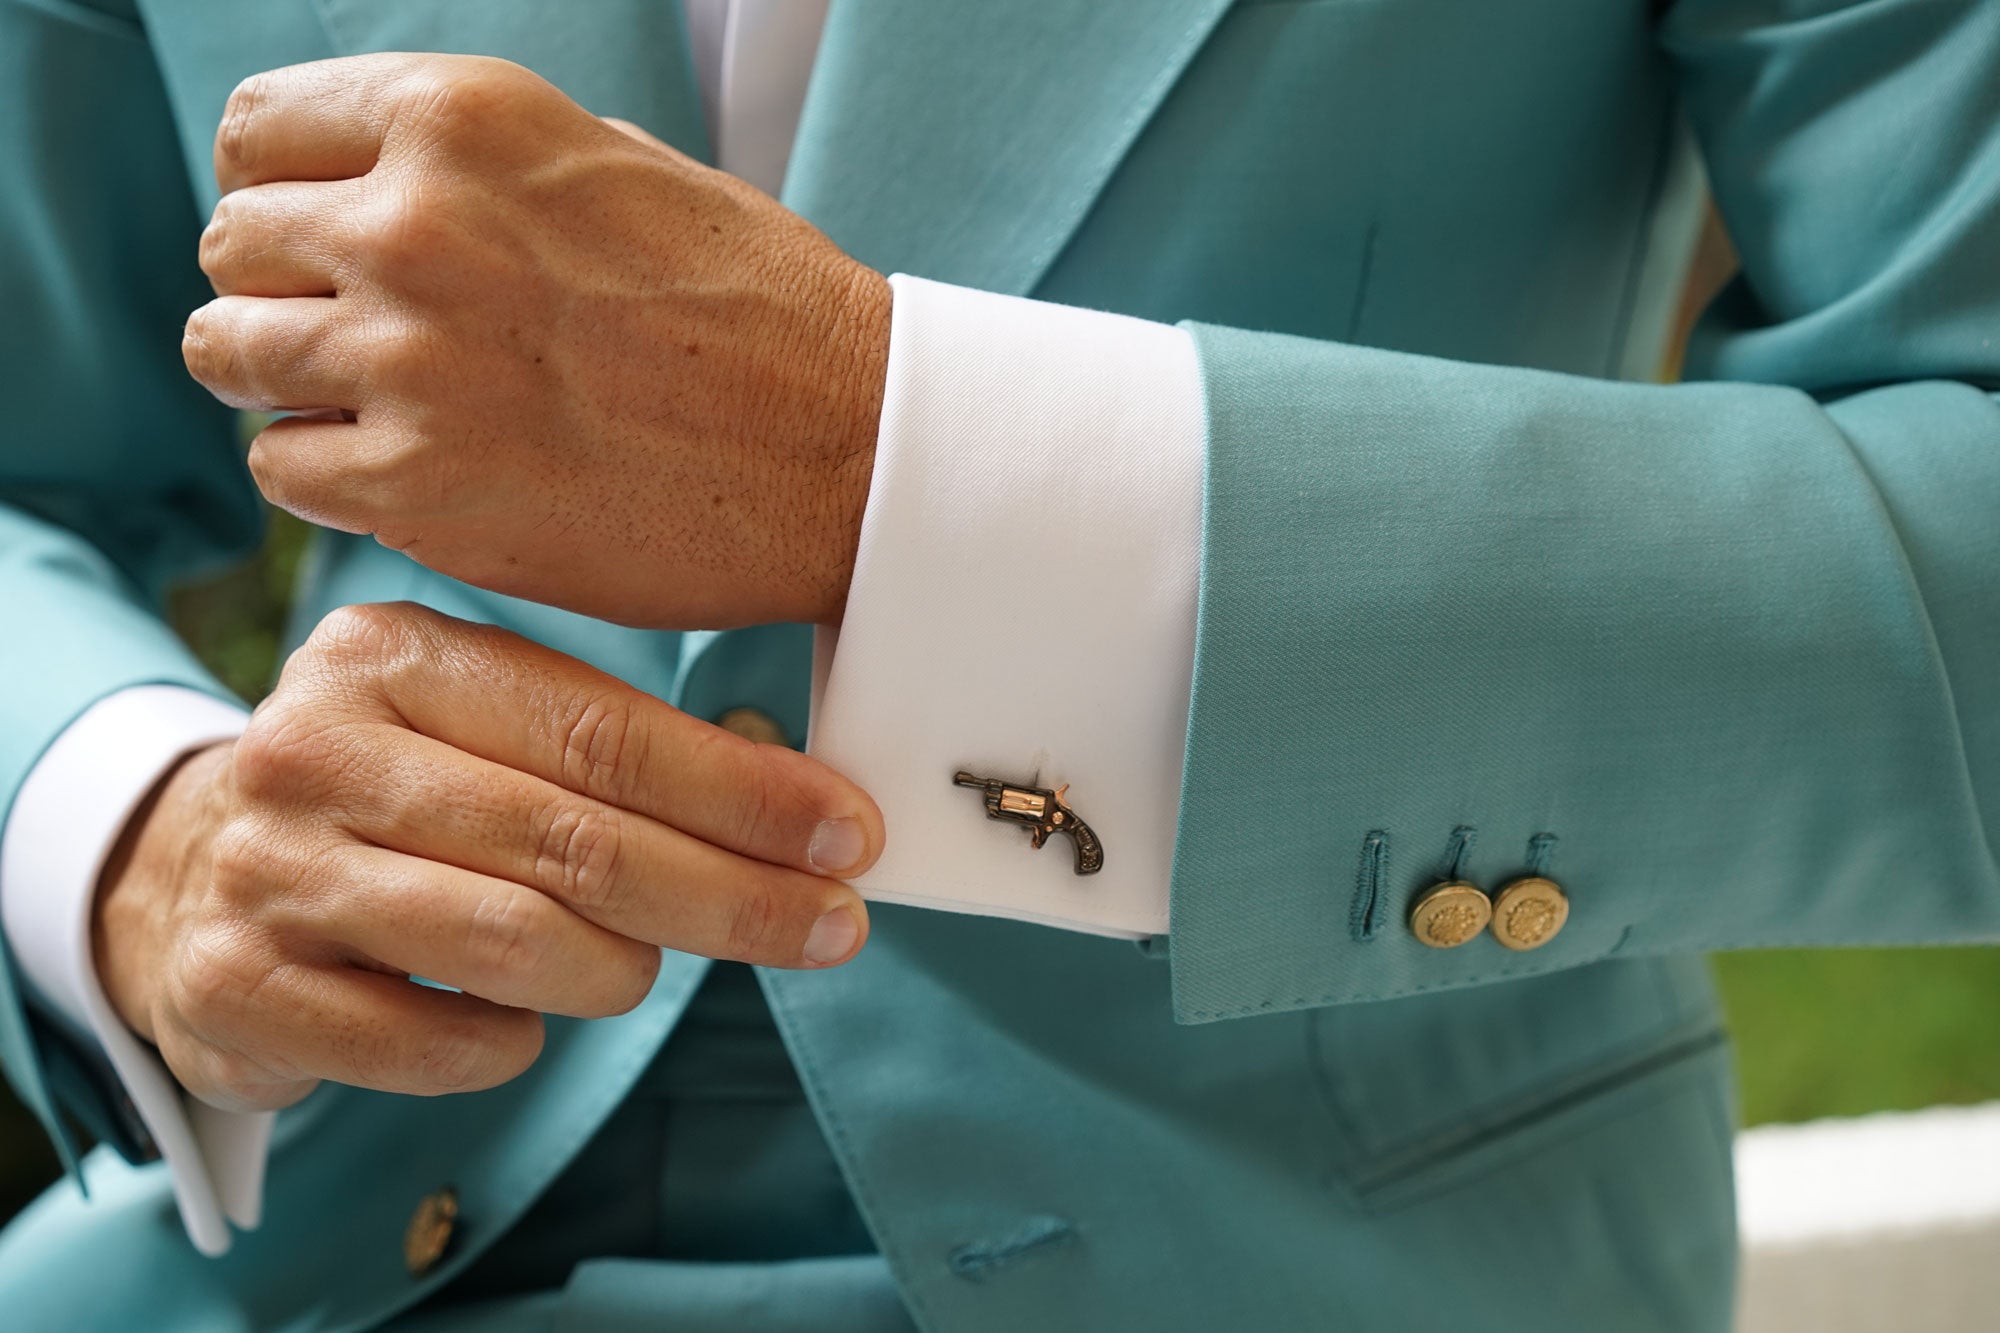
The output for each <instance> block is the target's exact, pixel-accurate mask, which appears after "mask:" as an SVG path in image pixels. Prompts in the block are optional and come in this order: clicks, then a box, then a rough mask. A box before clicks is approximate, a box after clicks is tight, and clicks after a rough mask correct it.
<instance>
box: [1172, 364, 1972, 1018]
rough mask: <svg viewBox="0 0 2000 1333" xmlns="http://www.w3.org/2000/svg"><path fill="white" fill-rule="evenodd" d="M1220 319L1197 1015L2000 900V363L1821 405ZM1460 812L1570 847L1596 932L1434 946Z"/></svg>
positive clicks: (1502, 845) (1817, 934)
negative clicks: (1999, 827) (1427, 916)
mask: <svg viewBox="0 0 2000 1333" xmlns="http://www.w3.org/2000/svg"><path fill="white" fill-rule="evenodd" d="M1195 333H1196V336H1197V339H1198V341H1199V343H1200V346H1201V349H1202V356H1203V367H1204V378H1205V381H1206V387H1207V397H1208V403H1209V413H1210V422H1209V471H1208V480H1207V488H1208V496H1207V511H1206V512H1207V516H1206V528H1205V549H1204V556H1203V572H1202V580H1203V584H1202V586H1203V616H1202V620H1201V631H1200V636H1199V640H1198V645H1197V657H1196V680H1197V686H1196V690H1195V694H1194V705H1193V712H1192V718H1191V722H1190V731H1189V749H1188V764H1187V774H1186V782H1185V787H1184V790H1183V794H1182V822H1181V836H1180V843H1179V850H1178V855H1177V859H1176V865H1175V895H1174V903H1173V918H1174V956H1175V977H1176V1001H1177V1006H1178V1010H1179V1012H1180V1015H1181V1017H1182V1018H1183V1019H1188V1020H1201V1019H1207V1018H1217V1017H1226V1016H1230V1015H1232V1014H1237V1013H1243V1012H1253V1011H1259V1010H1263V1009H1269V1008H1285V1007H1297V1006H1301V1005H1310V1004H1323V1003H1333V1002H1340V1001H1352V1000H1364V999H1379V998H1389V997H1392V996H1395V995H1399V994H1409V993H1414V992H1418V991H1423V990H1431V989H1438V988H1443V987H1448V986H1460V985H1470V984H1476V983H1481V982H1486V981H1492V980H1498V979H1502V978H1505V977H1509V976H1521V975H1529V974H1533V973H1538V972H1543V971H1548V970H1552V969H1555V968H1561V967H1567V966H1574V965H1577V964H1580V963H1583V962H1588V961H1591V960H1594V959H1596V958H1600V957H1604V956H1606V955H1608V954H1611V953H1617V952H1685V951H1699V950H1710V949H1724V948H1735V947H1747V946H1751V945H1760V944H1808V943H1812V944H1840V943H1881V942H1887V941H1891V940H1897V941H1941V940H1963V939H1970V938H1979V937H1983V936H1989V935H1991V934H1993V933H1995V932H1996V931H2000V872H1996V869H1995V865H1994V862H1993V859H1992V851H1991V848H1992V846H1993V842H1992V839H1993V837H1994V833H1995V820H1996V811H1995V808H1994V806H1993V805H1992V804H1991V802H1992V796H1991V792H1992V791H1994V790H1996V786H1995V784H1996V782H1997V781H2000V725H1997V724H2000V673H1997V672H1995V671H1994V670H1993V667H1992V663H1993V662H1994V661H1995V660H2000V603H1996V594H1995V592H1994V590H1993V585H1992V580H1991V576H1990V571H1991V570H1992V569H1993V568H1996V567H2000V529H1996V528H1995V526H1994V525H1993V524H1992V523H1991V521H1990V515H1991V514H1992V513H1993V512H1995V508H1996V506H2000V448H1996V444H2000V407H1997V406H1996V405H1995V403H1994V402H1993V400H1992V399H1991V398H1990V397H1988V396H1987V395H1986V394H1984V393H1981V392H1979V391H1977V390H1975V389H1972V388H1969V387H1966V386H1963V385H1954V384H1947V383H1920V384H1911V385H1905V386H1901V387H1896V388H1890V389H1883V390H1878V391H1875V392H1872V393H1868V394H1863V395H1858V396H1855V397H1853V398H1850V399H1847V400H1845V401H1842V402H1838V403H1835V404H1833V405H1832V406H1831V407H1822V406H1820V405H1819V404H1817V403H1816V402H1814V401H1813V400H1812V399H1811V398H1809V397H1807V396H1806V395H1804V394H1802V393H1799V392H1797V391H1795V390H1790V389H1786V388H1782V387H1774V386H1758V385H1741V384H1738V385H1703V386H1685V387H1675V388H1653V387H1644V386H1633V385H1617V384H1610V383H1604V382H1599V381H1590V380H1580V379H1574V378H1569V377H1562V376H1553V375H1545V374H1539V373H1535V372H1529V371H1521V370H1513V369H1504V368H1494V367H1481V366H1470V365H1464V364H1459V363H1452V362H1445V361H1436V360H1430V359H1427V358H1421V357H1413V356H1405V355H1399V354H1395V353H1386V352H1375V351H1368V350H1363V349H1357V348H1352V347H1345V346H1339V345H1334V344H1327V343H1315V342H1307V341H1302V340H1297V339H1287V338H1281V337H1274V336H1269V335H1259V334H1248V333H1240V332H1234V331H1228V330H1218V329H1205V328H1202V329H1196V330H1195ZM1249 717H1265V718H1271V719H1283V725H1281V726H1279V725H1273V726H1270V727H1267V728H1258V729H1256V730H1255V731H1254V732H1251V733H1248V734H1246V732H1245V729H1244V719H1246V718H1249ZM1459 830H1468V831H1469V833H1465V834H1458V835H1457V842H1458V843H1460V844H1463V843H1464V842H1465V841H1466V840H1467V839H1468V838H1471V839H1472V841H1471V845H1470V847H1469V848H1465V849H1464V855H1463V856H1462V857H1460V858H1458V859H1459V860H1460V861H1461V864H1460V865H1459V866H1458V868H1457V871H1458V875H1459V876H1461V877H1463V878H1466V879H1469V880H1471V881H1473V882H1475V883H1477V884H1479V885H1481V886H1483V887H1485V888H1487V889H1497V888H1498V887H1499V886H1500V885H1501V884H1504V883H1506V882H1507V881H1508V880H1510V879H1512V878H1514V877H1516V876H1519V875H1522V874H1525V873H1527V872H1528V871H1529V870H1530V869H1531V868H1532V866H1533V864H1534V863H1535V862H1536V861H1538V860H1539V861H1541V862H1543V863H1544V864H1546V865H1547V868H1548V870H1549V873H1550V874H1551V875H1552V877H1553V878H1554V879H1555V880H1557V881H1558V882H1559V883H1561V884H1562V885H1563V886H1564V887H1565V888H1566V889H1567V891H1568V894H1569V896H1570V899H1571V901H1572V904H1573V909H1572V912H1571V916H1570V919H1569V922H1568V924H1567V926H1566V927H1565V929H1564V930H1563V931H1562V932H1561V934H1560V935H1559V936H1557V937H1556V938H1554V939H1552V940H1550V941H1549V942H1548V943H1547V944H1546V945H1545V946H1544V947H1541V948H1538V949H1534V950H1531V951H1527V952H1519V953H1516V952H1510V951H1507V950H1504V949H1501V948H1499V947H1497V944H1496V942H1495V941H1494V940H1493V939H1491V938H1490V937H1482V938H1476V939H1474V940H1473V941H1471V942H1470V943H1468V944H1465V945H1464V946H1462V947H1460V948H1456V949H1450V950H1439V949H1434V948H1427V947H1425V945H1424V944H1422V943H1421V942H1419V940H1418V939H1417V938H1416V936H1415V935H1414V934H1413V933H1412V932H1411V931H1410V930H1409V929H1408V927H1407V926H1406V924H1405V917H1406V915H1407V913H1408V911H1409V908H1410V905H1411V903H1412V902H1413V900H1414V899H1415V898H1416V896H1417V895H1418V894H1420V893H1421V892H1422V891H1424V890H1425V889H1426V888H1428V887H1429V886H1430V885H1432V884H1434V883H1436V882H1437V881H1439V880H1441V879H1444V878H1446V877H1447V876H1448V863H1449V862H1450V861H1451V860H1453V859H1454V853H1453V847H1454V837H1455V834H1457V831H1459ZM1371 837H1375V838H1379V839H1381V840H1384V841H1383V842H1380V843H1378V844H1376V846H1377V848H1378V849H1379V850H1378V854H1376V855H1364V852H1365V850H1367V849H1368V848H1369V845H1370V844H1369V840H1370V839H1371ZM1538 838H1539V839H1542V840H1543V841H1542V842H1540V843H1539V844H1537V843H1536V840H1537V839H1538ZM1381 851H1385V852H1386V856H1385V857H1384V856H1381V855H1380V854H1379V852H1381ZM1384 866H1386V869H1384ZM1357 895H1375V896H1376V897H1377V901H1376V903H1375V905H1374V908H1373V910H1372V912H1368V911H1360V910H1357V906H1356V903H1355V898H1356V896H1357ZM1371 919H1372V920H1373V921H1374V922H1376V923H1379V927H1378V928H1376V929H1373V930H1366V929H1363V928H1361V927H1360V926H1359V925H1358V924H1357V923H1359V922H1362V921H1364V920H1371ZM1253 960H1254V961H1253Z"/></svg>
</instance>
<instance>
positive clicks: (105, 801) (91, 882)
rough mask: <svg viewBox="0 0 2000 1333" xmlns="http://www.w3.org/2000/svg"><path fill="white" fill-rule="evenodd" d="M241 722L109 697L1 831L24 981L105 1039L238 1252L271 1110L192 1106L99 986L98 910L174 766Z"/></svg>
mask: <svg viewBox="0 0 2000 1333" xmlns="http://www.w3.org/2000/svg"><path fill="white" fill-rule="evenodd" d="M243 718H244V713H243V710H242V709H240V708H236V707H233V706H231V705H229V704H224V703H220V702H218V701H217V700H215V699H212V698H210V697H209V696H207V695H205V694H201V693H199V692H197V691H194V690H189V689H183V688H180V687H178V686H169V685H141V686H137V687H135V688H133V689H129V690H121V691H120V692H118V693H117V694H113V695H111V696H109V697H107V698H105V699H101V700H99V701H98V702H97V703H96V704H94V705H92V706H91V707H90V708H89V709H87V710H85V712H84V713H83V715H82V716H81V717H79V718H77V720H76V721H75V722H73V723H71V724H70V725H69V727H68V728H67V729H65V730H64V731H63V733H62V735H60V736H58V737H57V738H56V740H55V743H54V744H53V745H51V746H50V747H49V748H48V750H47V751H46V752H45V753H44V754H43V755H42V757H41V759H40V760H38V761H37V762H36V764H35V767H34V768H33V769H31V770H30V771H29V773H28V776H27V779H26V780H25V781H24V782H23V783H22V784H21V790H20V792H19V794H17V795H16V797H15V798H14V808H13V810H12V812H11V813H10V814H9V815H8V817H7V827H6V829H5V830H4V832H0V923H4V926H5V929H6V933H7V945H8V947H9V948H10V949H11V950H12V951H13V954H14V957H15V958H16V959H18V960H19V962H20V965H21V971H22V974H23V980H24V982H25V983H26V985H27V986H28V987H29V988H30V989H31V990H32V991H33V992H34V993H35V994H36V995H38V996H39V997H40V998H41V999H42V1001H43V1002H44V1003H45V1004H47V1005H48V1006H50V1007H51V1008H53V1009H54V1010H55V1011H56V1012H57V1013H58V1014H60V1015H61V1016H62V1017H64V1018H66V1019H67V1020H68V1021H69V1023H70V1024H71V1025H72V1026H73V1027H74V1028H75V1029H76V1030H77V1031H78V1032H79V1033H88V1034H90V1035H91V1036H94V1037H95V1038H96V1039H97V1041H98V1044H99V1045H100V1046H102V1047H103V1048H104V1052H105V1054H106V1056H107V1057H109V1059H110V1061H111V1067H112V1068H113V1069H114V1070H115V1071H117V1074H118V1078H119V1080H120V1081H121V1082H122V1083H123V1084H124V1086H125V1091H126V1093H127V1094H128V1095H129V1096H130V1097H131V1098H132V1104H133V1105H134V1106H135V1107H136V1108H137V1109H138V1112H139V1118H140V1119H141V1120H143V1121H144V1122H145V1124H146V1129H147V1130H148V1132H150V1133H151V1134H152V1136H153V1140H154V1142H156V1143H157V1144H158V1145H159V1147H160V1153H161V1155H162V1156H163V1157H165V1158H166V1161H167V1165H168V1167H169V1169H170V1170H171V1172H172V1174H173V1181H174V1199H175V1202H176V1203H177V1204H178V1205H179V1206H180V1213H181V1220H182V1222H183V1224H184V1225H185V1226H186V1227H187V1233H188V1236H189V1238H190V1239H192V1240H193V1241H194V1243H195V1245H196V1247H197V1248H199V1249H200V1250H201V1251H202V1252H203V1253H204V1254H220V1253H222V1252H223V1251H224V1250H226V1249H228V1248H229V1227H228V1223H227V1221H226V1220H225V1219H229V1220H234V1221H235V1222H236V1223H237V1224H238V1225H240V1226H255V1225H256V1222H257V1216H258V1210H259V1201H260V1198H261V1196H262V1193H263V1174H264V1155H265V1153H264V1149H265V1145H266V1143H267V1142H268V1139H269V1136H270V1122H271V1117H270V1116H269V1115H268V1114H261V1113H260V1114H253V1115H233V1114H231V1113H229V1112H226V1111H217V1110H215V1109H214V1108H212V1107H208V1106H203V1105H201V1104H199V1103H196V1102H193V1101H192V1100H191V1099H189V1098H188V1097H187V1096H186V1094H184V1093H183V1092H182V1091H181V1087H180V1084H179V1083H177V1082H176V1081H175V1080H174V1077H173V1075H171V1074H170V1073H168V1072H167V1067H166V1065H165V1064H164V1063H163V1062H162V1061H161V1060H160V1057H159V1055H158V1053H157V1052H155V1051H154V1049H153V1048H152V1047H151V1046H149V1045H147V1044H146V1043H144V1042H142V1041H140V1040H139V1038H138V1037H137V1036H135V1035H134V1034H133V1033H132V1031H131V1030H130V1029H129V1028H127V1027H126V1026H125V1024H124V1023H123V1022H122V1021H120V1019H119V1017H118V1015H117V1013H116V1012H115V1011H113V1009H112V1008H111V1002H110V1001H109V1000H108V999H107V998H105V994H104V988H103V986H101V985H100V984H99V983H98V979H97V968H96V965H95V963H94V961H93V959H92V956H91V938H90V934H91V932H90V909H91V903H92V901H93V899H94V898H95V895H96V887H97V878H98V874H99V872H100V871H101V870H102V868H103V865H104V859H105V857H106V856H107V855H109V853H110V850H111V848H112V847H113V846H114V845H115V844H116V842H117V840H118V834H119V832H120V831H121V830H122V829H123V828H124V826H125V821H126V819H127V818H128V817H129V816H130V815H131V813H132V810H133V809H134V808H135V807H136V806H137V805H138V804H139V802H140V801H142V800H144V799H145V797H146V795H147V793H148V792H150V791H152V789H153V787H154V785H155V784H156V783H158V781H159V779H160V776H161V774H163V773H165V772H166V771H167V769H168V768H169V767H170V766H171V765H172V764H173V763H174V762H175V761H177V760H178V759H180V758H181V757H182V756H183V755H186V754H188V753H189V752H191V751H193V750H197V749H200V748H201V747H202V746H205V745H212V744H214V743H215V742H217V741H224V740H229V739H231V738H232V737H234V736H235V735H237V733H239V732H240V731H241V730H242V729H243Z"/></svg>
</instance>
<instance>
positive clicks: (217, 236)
mask: <svg viewBox="0 0 2000 1333" xmlns="http://www.w3.org/2000/svg"><path fill="white" fill-rule="evenodd" d="M235 197H236V196H234V195H224V196H223V197H222V202H221V203H219V204H217V205H216V206H215V212H214V213H212V214H211V215H210V216H209V219H208V225H207V226H206V227H203V228H202V229H201V241H200V243H199V244H198V245H197V246H196V248H195V262H196V263H198V264H199V265H200V266H201V271H202V272H203V273H206V274H207V275H208V276H209V277H211V278H217V277H220V276H221V275H222V274H223V273H224V272H225V271H226V270H227V269H228V268H229V267H230V266H231V264H230V261H231V259H232V257H233V249H234V242H235V238H236V226H235V216H234V215H235V212H236V209H235V207H234V206H233V205H232V204H231V203H230V200H232V199H234V198H235Z"/></svg>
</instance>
